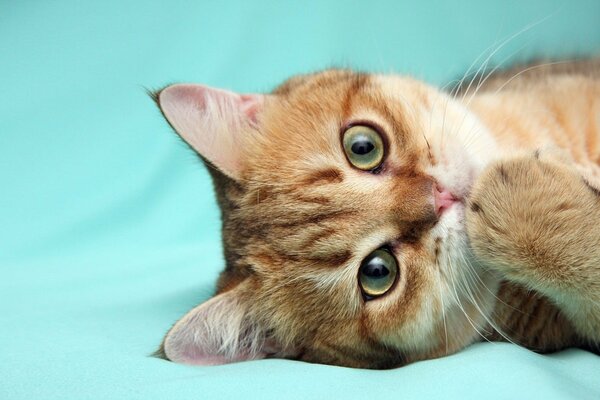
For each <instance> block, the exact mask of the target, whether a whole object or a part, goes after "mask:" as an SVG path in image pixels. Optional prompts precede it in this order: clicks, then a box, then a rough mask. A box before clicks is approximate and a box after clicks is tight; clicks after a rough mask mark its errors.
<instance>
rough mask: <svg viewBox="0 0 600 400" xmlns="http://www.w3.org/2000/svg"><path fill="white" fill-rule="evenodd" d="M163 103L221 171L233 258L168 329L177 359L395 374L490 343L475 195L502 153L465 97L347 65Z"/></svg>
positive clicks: (183, 89)
mask: <svg viewBox="0 0 600 400" xmlns="http://www.w3.org/2000/svg"><path fill="white" fill-rule="evenodd" d="M157 101H158V103H159V106H160V108H161V110H162V112H163V114H164V116H165V117H166V119H167V120H168V121H169V123H170V124H171V126H172V127H173V128H174V129H175V130H176V131H177V133H178V134H179V135H180V136H181V138H183V140H185V141H186V142H187V143H188V144H189V145H190V146H191V147H192V148H193V149H195V150H196V151H197V152H198V153H199V154H200V155H201V156H202V157H203V159H204V160H205V161H206V162H207V164H208V165H209V167H210V168H209V169H210V170H211V172H212V174H213V178H214V181H215V189H216V191H217V196H218V200H219V204H220V206H221V210H222V219H223V243H224V251H225V259H226V263H227V265H226V268H225V270H224V271H223V272H222V274H221V276H220V279H219V281H218V290H217V295H216V296H215V297H213V298H212V299H210V300H208V301H206V302H205V303H203V304H200V305H199V306H197V307H196V308H194V309H193V310H191V311H190V312H189V313H188V314H187V315H185V316H184V317H183V318H182V319H181V320H180V321H178V322H177V323H176V324H175V325H174V326H173V328H172V329H171V330H170V331H169V332H168V333H167V335H166V337H165V340H164V343H163V350H164V352H165V354H166V357H167V358H169V359H171V360H173V361H177V362H183V363H191V364H220V363H227V362H232V361H239V360H248V359H257V358H263V357H271V356H273V357H287V358H296V359H301V360H306V361H310V362H320V363H328V364H337V365H345V366H354V367H366V368H386V367H394V366H399V365H403V364H405V363H408V362H411V361H415V360H419V359H424V358H433V357H439V356H442V355H444V354H448V353H452V352H454V351H457V350H458V349H460V348H462V347H464V346H465V345H467V344H469V343H471V342H472V341H473V340H474V339H475V338H476V337H477V336H478V333H477V329H482V328H483V327H484V325H485V322H486V321H485V317H484V315H487V314H489V310H490V309H491V305H492V299H493V295H492V292H493V290H494V288H493V285H495V281H494V280H493V278H492V277H490V276H488V275H487V274H486V273H485V272H483V271H482V270H481V269H480V268H479V267H478V266H476V265H474V264H473V262H472V260H471V258H470V253H469V251H468V247H467V238H466V234H465V229H464V207H465V201H464V199H465V196H466V195H467V194H468V192H469V189H470V186H471V184H472V182H473V180H474V178H475V177H476V176H477V174H478V172H479V171H480V170H481V168H482V167H483V165H484V163H485V162H486V159H487V158H489V154H490V153H491V151H492V148H493V147H494V142H493V140H492V139H491V136H490V135H489V133H488V132H487V131H486V130H485V128H484V127H483V126H482V125H481V124H480V123H479V122H478V121H477V119H476V118H475V117H474V116H473V115H471V114H470V113H469V112H467V110H466V108H465V107H464V106H463V105H461V103H460V102H459V101H457V100H454V99H452V98H451V96H449V95H448V94H445V93H442V92H440V91H438V90H436V89H434V88H432V87H430V86H428V85H426V84H424V83H421V82H419V81H415V80H413V79H410V78H406V77H399V76H394V75H369V74H362V73H355V72H352V71H347V70H328V71H324V72H320V73H317V74H311V75H303V76H298V77H294V78H292V79H290V80H288V81H287V82H286V83H284V84H283V85H282V86H280V87H279V88H277V89H276V90H275V91H274V92H273V93H271V94H265V95H259V94H250V95H240V94H237V93H233V92H229V91H224V90H219V89H213V88H209V87H205V86H199V85H173V86H169V87H167V88H165V89H164V90H162V91H161V92H159V93H158V96H157Z"/></svg>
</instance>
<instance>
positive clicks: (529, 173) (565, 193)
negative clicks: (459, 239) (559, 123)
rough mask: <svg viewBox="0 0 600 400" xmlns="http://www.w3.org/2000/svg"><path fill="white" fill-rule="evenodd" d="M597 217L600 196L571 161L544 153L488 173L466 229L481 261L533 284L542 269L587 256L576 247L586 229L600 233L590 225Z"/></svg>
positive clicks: (480, 181)
mask: <svg viewBox="0 0 600 400" xmlns="http://www.w3.org/2000/svg"><path fill="white" fill-rule="evenodd" d="M598 217H600V190H598V188H597V187H596V186H595V185H593V184H592V183H590V182H589V181H587V180H586V179H584V178H583V177H582V175H581V173H580V172H579V170H578V168H577V167H576V166H575V164H574V163H573V161H572V160H571V159H570V158H569V157H568V156H565V155H564V154H563V153H561V152H556V151H553V150H550V151H547V150H540V151H536V152H535V153H533V154H530V155H527V156H520V157H515V158H512V159H507V160H502V161H499V162H496V163H494V164H492V165H491V166H489V167H488V168H486V170H484V172H483V173H482V174H481V176H480V177H479V178H478V180H477V182H476V183H475V186H474V188H473V190H472V192H471V195H470V196H469V201H468V205H467V212H466V223H467V232H468V236H469V241H470V244H471V248H472V250H473V252H474V254H475V256H476V258H477V259H479V260H480V261H482V262H483V263H484V264H486V265H488V266H489V267H491V268H492V269H496V270H498V271H499V272H500V273H502V274H503V275H504V276H506V277H507V278H509V279H513V280H517V281H520V282H523V283H531V282H530V281H529V280H530V279H535V277H536V276H537V275H538V273H539V269H540V268H545V266H547V265H558V264H561V263H564V262H565V259H569V258H573V259H574V258H576V257H577V252H578V251H584V250H585V249H578V248H577V242H578V241H579V242H581V240H580V236H581V234H582V233H583V232H585V230H586V229H588V230H589V229H592V230H594V229H595V230H596V231H598V228H597V227H593V226H592V225H596V224H595V223H592V224H590V221H593V220H594V219H596V218H598ZM590 219H591V220H590ZM596 220H597V219H596ZM582 230H583V231H582ZM583 234H585V233H583ZM569 252H570V253H569ZM565 256H566V258H565Z"/></svg>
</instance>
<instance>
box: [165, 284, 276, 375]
mask: <svg viewBox="0 0 600 400" xmlns="http://www.w3.org/2000/svg"><path fill="white" fill-rule="evenodd" d="M245 286H246V285H244V284H240V285H238V286H236V287H235V288H233V289H231V290H229V291H227V292H224V293H221V294H217V295H216V296H214V297H213V298H211V299H209V300H207V301H205V302H204V303H201V304H200V305H198V306H196V307H194V308H193V309H192V310H190V311H189V312H188V313H186V314H185V315H184V316H183V317H182V318H181V319H180V320H179V321H177V322H176V323H175V325H173V327H172V328H171V329H170V330H169V332H167V334H166V335H165V338H164V340H163V343H162V344H161V346H160V348H159V349H158V350H157V351H156V352H155V353H154V355H155V356H157V357H160V358H164V359H167V360H170V361H174V362H177V363H183V364H190V365H221V364H228V363H232V362H239V361H249V360H258V359H262V358H265V357H267V356H268V355H269V354H270V353H272V352H273V351H274V350H273V349H272V348H271V346H272V345H270V344H269V342H268V341H266V340H265V335H264V332H263V330H262V329H261V327H260V326H259V325H257V324H256V323H255V322H253V321H251V320H250V318H249V315H248V307H247V305H246V304H245V301H244V299H243V297H244V291H245Z"/></svg>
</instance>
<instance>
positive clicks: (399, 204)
mask: <svg viewBox="0 0 600 400" xmlns="http://www.w3.org/2000/svg"><path fill="white" fill-rule="evenodd" d="M434 184H435V181H434V180H433V179H432V178H431V177H429V176H427V175H424V174H415V175H412V176H408V177H407V176H403V177H398V179H397V182H396V184H395V186H394V189H393V190H394V194H393V196H394V199H395V201H394V205H392V212H393V214H394V216H395V218H396V219H397V220H398V221H399V222H400V221H401V222H403V223H413V224H424V223H433V222H435V221H437V214H436V212H435V206H434V197H433V188H434Z"/></svg>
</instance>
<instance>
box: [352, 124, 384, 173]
mask: <svg viewBox="0 0 600 400" xmlns="http://www.w3.org/2000/svg"><path fill="white" fill-rule="evenodd" d="M342 142H343V145H344V151H345V152H346V156H347V157H348V160H349V161H350V163H351V164H352V165H354V166H355V167H356V168H358V169H362V170H364V171H370V170H372V169H375V168H377V167H379V165H381V162H382V161H383V155H384V154H383V153H384V149H383V148H384V146H383V139H382V138H381V135H379V132H377V131H376V130H375V129H373V128H370V127H368V126H364V125H355V126H352V127H350V128H348V129H347V130H346V132H344V137H343V139H342Z"/></svg>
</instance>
